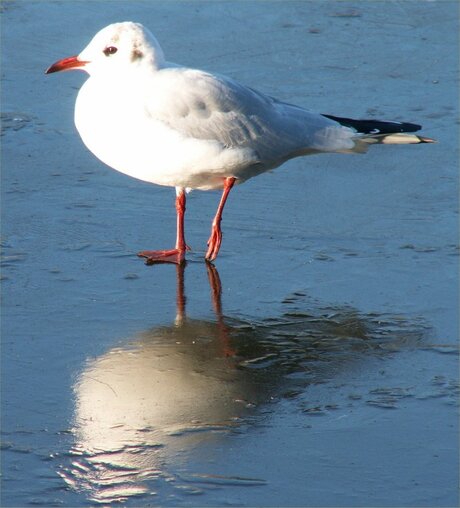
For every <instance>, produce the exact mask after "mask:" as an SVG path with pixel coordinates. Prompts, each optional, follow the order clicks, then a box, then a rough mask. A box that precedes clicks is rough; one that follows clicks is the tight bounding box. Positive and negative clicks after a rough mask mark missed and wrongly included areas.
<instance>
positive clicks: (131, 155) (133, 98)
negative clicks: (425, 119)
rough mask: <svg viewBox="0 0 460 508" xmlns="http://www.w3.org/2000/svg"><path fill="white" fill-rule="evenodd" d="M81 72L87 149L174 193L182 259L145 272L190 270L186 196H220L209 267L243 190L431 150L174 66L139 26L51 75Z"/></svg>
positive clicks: (169, 256)
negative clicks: (327, 167) (354, 156)
mask: <svg viewBox="0 0 460 508" xmlns="http://www.w3.org/2000/svg"><path fill="white" fill-rule="evenodd" d="M72 69H81V70H84V71H86V72H87V73H88V74H89V79H87V80H86V81H85V83H84V84H83V86H82V87H81V89H80V91H79V93H78V96H77V100H76V104H75V125H76V127H77V130H78V132H79V134H80V136H81V138H82V140H83V143H84V144H85V145H86V147H87V148H88V149H89V150H90V151H91V152H92V153H93V154H94V155H95V156H96V157H97V158H98V159H100V160H101V161H102V162H103V163H105V164H107V165H108V166H110V167H111V168H113V169H115V170H117V171H120V172H122V173H125V174H127V175H129V176H132V177H134V178H137V179H139V180H143V181H146V182H150V183H154V184H157V185H164V186H170V187H175V190H176V211H177V235H176V245H175V248H174V249H168V250H144V251H141V252H139V253H138V256H140V257H142V258H145V259H146V263H147V264H153V263H162V262H166V263H175V264H181V263H182V262H183V261H184V260H185V254H186V251H187V250H190V248H189V246H188V245H187V244H186V241H185V234H184V216H185V205H186V195H187V193H188V192H190V191H191V190H192V189H199V190H211V189H221V190H222V196H221V199H220V202H219V206H218V208H217V212H216V214H215V217H214V219H213V221H212V226H211V235H210V237H209V240H208V244H207V247H208V248H207V252H206V255H205V259H206V260H207V261H213V260H215V259H216V257H217V255H218V253H219V249H220V246H221V243H222V230H221V220H222V212H223V209H224V206H225V203H226V201H227V198H228V195H229V193H230V191H231V189H232V187H233V186H234V185H235V184H240V183H243V182H245V181H246V180H248V179H249V178H252V177H253V176H256V175H259V174H261V173H264V172H265V171H268V170H270V169H273V168H276V167H278V166H280V165H281V164H283V163H284V162H286V161H287V160H289V159H292V158H294V157H299V156H304V155H310V154H317V153H331V152H332V153H364V152H366V151H367V149H368V147H369V146H370V145H372V144H377V143H383V144H419V143H432V142H434V140H433V139H430V138H426V137H422V136H417V135H415V134H412V133H413V132H416V131H418V130H420V129H421V126H420V125H416V124H412V123H406V122H388V121H376V120H355V119H352V118H341V117H337V116H333V115H327V114H319V113H314V112H311V111H308V110H306V109H304V108H302V107H299V106H295V105H293V104H289V103H287V102H283V101H279V100H277V99H275V98H273V97H270V96H268V95H265V94H263V93H261V92H258V91H256V90H254V89H252V88H249V87H247V86H244V85H242V84H240V83H238V82H237V81H234V80H233V79H231V78H228V77H225V76H222V75H220V74H214V73H210V72H205V71H202V70H198V69H192V68H188V67H184V66H181V65H177V64H174V63H170V62H168V61H166V60H165V56H164V53H163V51H162V49H161V46H160V45H159V43H158V41H157V39H156V38H155V37H154V35H153V34H152V33H151V32H150V31H149V30H148V29H146V28H145V27H144V26H142V25H141V24H139V23H134V22H123V23H114V24H111V25H109V26H107V27H105V28H103V29H102V30H100V31H99V32H98V33H97V34H96V35H95V36H94V37H93V39H92V40H91V42H90V43H89V44H88V46H86V48H85V49H84V50H83V51H82V52H81V53H80V54H79V55H76V56H71V57H68V58H63V59H62V60H58V61H57V62H55V63H54V64H53V65H51V66H50V67H49V68H48V69H47V70H46V71H45V72H46V74H51V73H54V72H58V71H66V70H72Z"/></svg>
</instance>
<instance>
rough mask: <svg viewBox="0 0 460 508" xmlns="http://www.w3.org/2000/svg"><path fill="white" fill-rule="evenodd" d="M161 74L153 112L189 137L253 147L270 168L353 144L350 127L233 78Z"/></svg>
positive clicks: (193, 73) (179, 71) (188, 72)
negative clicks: (309, 154) (254, 88)
mask: <svg viewBox="0 0 460 508" xmlns="http://www.w3.org/2000/svg"><path fill="white" fill-rule="evenodd" d="M161 73H163V74H162V75H161V76H159V78H160V79H162V80H164V83H165V86H164V87H162V86H158V83H157V86H156V89H157V90H162V92H161V93H159V95H157V98H156V101H155V104H153V105H151V107H150V110H149V112H150V114H151V115H152V116H154V117H156V118H157V119H159V120H161V121H162V122H164V123H165V124H167V125H168V126H169V127H170V128H172V129H174V130H176V131H178V132H180V133H181V134H182V135H184V136H185V137H187V138H194V139H200V140H210V141H217V142H219V143H220V144H221V145H223V146H224V147H226V148H250V149H251V150H253V151H254V152H255V153H256V154H257V158H258V160H259V161H260V162H262V163H267V164H268V163H270V162H276V161H282V160H286V159H288V158H290V157H294V156H296V155H301V154H308V153H314V152H319V151H346V150H349V149H352V148H353V146H354V143H353V141H352V140H351V138H352V136H353V134H354V131H352V130H351V129H349V128H347V127H343V126H341V125H340V124H339V123H338V122H336V121H333V120H331V119H328V118H326V117H324V116H322V115H320V114H315V113H311V112H309V111H307V110H305V109H303V108H300V107H297V106H293V105H291V104H287V103H284V102H280V101H277V100H276V99H273V98H271V97H269V96H266V95H264V94H262V93H259V92H257V91H255V90H253V89H251V88H248V87H245V86H243V85H240V84H239V83H237V82H235V81H233V80H231V79H229V78H226V77H223V76H218V75H214V74H208V73H206V72H203V71H198V70H192V69H183V68H169V69H164V70H162V71H161ZM166 84H167V86H166Z"/></svg>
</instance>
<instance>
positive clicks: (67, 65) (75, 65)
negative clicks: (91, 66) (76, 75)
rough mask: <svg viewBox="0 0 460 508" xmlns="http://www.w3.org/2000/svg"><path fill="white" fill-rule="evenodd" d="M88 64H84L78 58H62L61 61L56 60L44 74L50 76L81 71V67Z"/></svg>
mask: <svg viewBox="0 0 460 508" xmlns="http://www.w3.org/2000/svg"><path fill="white" fill-rule="evenodd" d="M87 63H89V62H85V61H84V60H79V59H78V56H69V57H68V58H63V59H62V60H58V61H57V62H55V63H54V64H53V65H51V66H50V67H48V69H46V71H45V74H51V73H52V72H59V71H70V70H71V69H83V67H84V66H85V65H86V64H87Z"/></svg>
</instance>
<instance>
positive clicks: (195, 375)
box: [60, 263, 421, 503]
mask: <svg viewBox="0 0 460 508" xmlns="http://www.w3.org/2000/svg"><path fill="white" fill-rule="evenodd" d="M206 267H207V274H208V278H209V285H210V288H211V296H212V302H213V307H214V311H215V316H216V317H215V319H214V320H208V321H204V320H197V319H191V318H188V317H187V315H186V296H185V289H184V273H185V264H182V265H179V266H177V267H176V270H177V301H176V306H177V316H176V319H175V322H174V323H173V324H171V325H169V326H162V327H157V328H153V329H150V330H147V331H145V332H142V333H140V334H139V335H138V336H136V337H135V338H134V339H132V340H130V341H129V342H127V343H126V344H125V345H124V346H122V347H117V348H114V349H112V350H110V351H108V352H107V353H105V354H103V355H101V356H100V357H98V358H96V359H93V360H91V361H88V362H87V364H86V365H85V367H84V369H83V371H82V372H81V374H80V375H79V377H78V379H77V382H76V383H75V387H74V388H75V399H76V407H75V439H76V443H75V446H74V448H73V449H72V451H71V455H72V456H73V460H72V464H71V465H69V466H66V467H63V468H62V470H61V473H60V474H61V476H62V477H63V478H64V479H65V481H66V482H67V483H68V484H69V485H71V486H72V487H74V488H76V489H78V490H85V491H87V493H88V497H89V498H90V499H91V501H93V502H101V503H111V502H113V501H123V500H125V499H127V498H129V497H130V496H133V495H135V496H139V495H149V494H151V493H152V492H153V491H154V490H155V489H156V487H155V482H158V481H160V480H168V475H169V474H171V473H170V471H171V468H170V465H171V464H172V463H174V462H177V461H178V460H179V457H181V454H183V453H184V452H186V451H187V450H190V449H191V448H192V447H195V446H198V445H199V444H200V443H202V442H203V440H206V441H207V442H209V441H210V440H216V441H218V440H220V439H225V436H226V434H228V433H229V432H232V431H235V430H236V429H238V426H239V425H240V423H241V422H247V421H250V420H252V419H253V418H255V417H257V415H259V416H260V414H261V413H262V411H261V408H264V407H266V406H265V405H264V403H265V402H267V401H269V400H273V398H276V397H280V396H283V395H284V394H288V393H289V394H292V393H293V392H295V391H296V390H300V391H301V390H305V389H306V387H308V385H309V384H311V383H318V382H324V381H326V380H328V379H330V378H331V377H333V376H334V375H336V374H337V371H338V370H339V369H345V368H351V366H352V365H353V364H354V363H356V362H358V361H362V360H363V356H364V353H372V354H381V352H382V351H386V350H388V349H399V348H401V346H402V345H403V344H405V343H407V342H409V343H411V342H414V341H418V340H420V337H421V332H420V329H418V328H417V327H414V326H412V325H410V326H409V325H408V324H407V323H405V322H403V321H402V320H399V321H394V320H390V319H389V318H388V317H385V316H377V315H361V314H359V313H358V312H357V311H356V310H353V309H350V308H339V307H327V308H324V307H322V308H320V307H319V306H318V305H317V304H315V303H313V302H308V299H307V298H306V296H305V295H302V294H294V295H292V296H291V297H289V298H287V299H286V300H285V301H284V302H283V303H284V305H285V306H286V307H287V310H286V312H284V313H283V314H282V315H281V316H279V317H276V318H271V319H266V320H263V321H260V322H257V321H255V320H252V321H248V320H239V319H234V318H233V319H229V318H225V320H224V317H223V313H222V303H221V283H220V278H219V274H218V272H217V270H216V268H215V267H214V266H213V265H211V264H209V263H208V264H207V265H206ZM306 301H307V302H308V311H307V312H305V310H304V307H305V305H306V303H305V302H306ZM272 406H273V405H272Z"/></svg>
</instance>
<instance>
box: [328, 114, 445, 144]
mask: <svg viewBox="0 0 460 508" xmlns="http://www.w3.org/2000/svg"><path fill="white" fill-rule="evenodd" d="M323 116H325V117H326V118H329V119H330V120H334V121H335V122H338V123H339V124H340V125H343V126H344V127H349V128H351V129H354V130H356V132H357V133H358V134H359V135H360V136H359V138H358V139H355V143H356V147H355V149H354V150H352V151H356V152H364V151H366V145H370V144H374V143H377V144H379V143H381V144H392V145H406V144H418V143H435V142H436V140H434V139H431V138H427V137H424V136H417V135H416V134H407V133H409V132H416V131H419V130H420V129H421V128H422V126H421V125H418V124H415V123H408V122H387V121H382V120H355V119H353V118H342V117H338V116H332V115H323ZM364 143H365V144H364Z"/></svg>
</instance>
